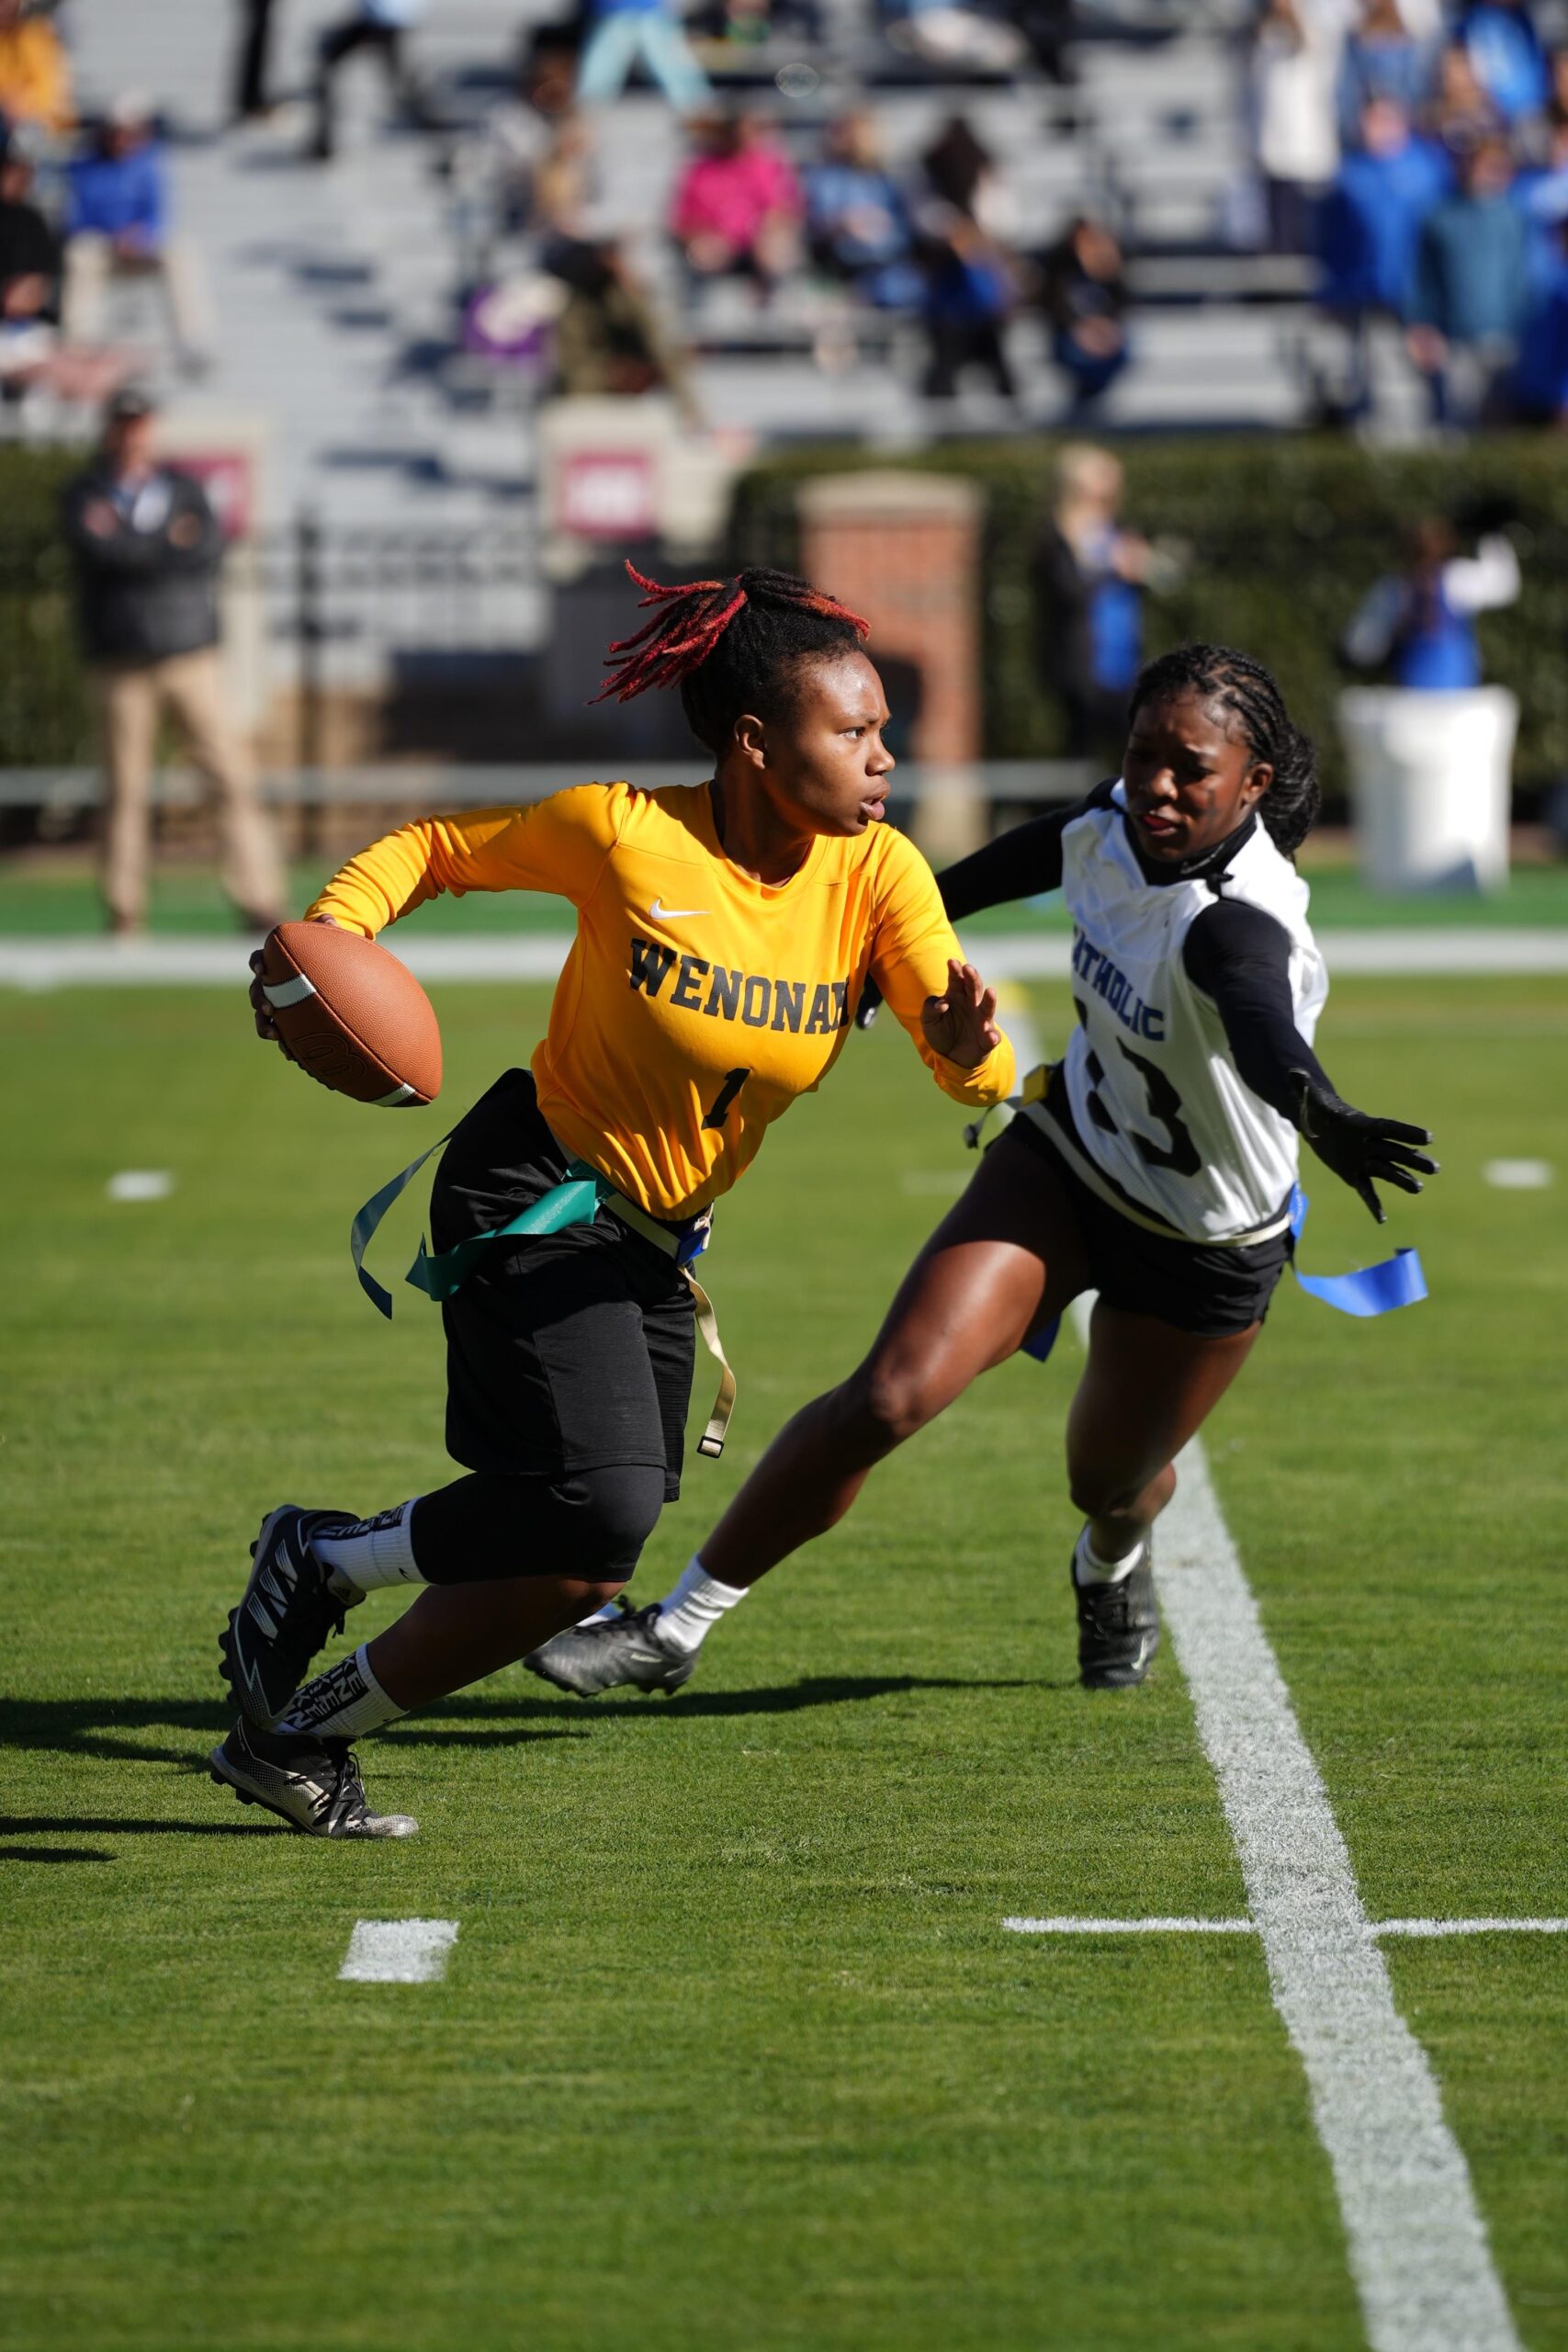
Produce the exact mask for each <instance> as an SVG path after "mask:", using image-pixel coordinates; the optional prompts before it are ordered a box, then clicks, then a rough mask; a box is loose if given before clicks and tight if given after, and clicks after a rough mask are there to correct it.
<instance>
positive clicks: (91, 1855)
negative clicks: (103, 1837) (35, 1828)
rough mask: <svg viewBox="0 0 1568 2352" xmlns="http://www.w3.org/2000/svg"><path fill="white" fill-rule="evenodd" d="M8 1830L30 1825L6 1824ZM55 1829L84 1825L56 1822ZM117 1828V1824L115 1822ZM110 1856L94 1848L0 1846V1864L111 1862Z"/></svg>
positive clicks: (53, 1826) (21, 1823) (112, 1857)
mask: <svg viewBox="0 0 1568 2352" xmlns="http://www.w3.org/2000/svg"><path fill="white" fill-rule="evenodd" d="M5 1826H6V1827H7V1828H8V1829H26V1828H28V1826H30V1825H29V1824H28V1823H27V1822H25V1821H23V1822H17V1821H12V1822H7V1823H6V1825H5ZM50 1826H51V1828H55V1829H76V1828H80V1827H82V1826H84V1825H83V1824H81V1823H79V1822H75V1821H56V1822H52V1823H51V1825H50ZM115 1826H116V1827H117V1828H118V1826H119V1824H118V1822H117V1823H116V1825H115ZM113 1860H114V1856H113V1855H112V1854H100V1853H99V1852H98V1850H97V1849H96V1847H94V1846H0V1862H112V1861H113Z"/></svg>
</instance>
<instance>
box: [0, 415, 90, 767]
mask: <svg viewBox="0 0 1568 2352" xmlns="http://www.w3.org/2000/svg"><path fill="white" fill-rule="evenodd" d="M84 463H85V451H84V450H81V449H59V448H49V449H32V448H28V447H26V446H25V445H23V444H20V443H15V442H13V443H10V444H0V767H48V766H51V765H53V764H54V763H60V764H61V765H62V766H75V765H80V764H82V763H85V762H87V761H90V760H91V759H92V758H93V756H94V752H93V730H92V718H91V713H90V710H89V707H88V701H87V689H86V681H85V677H84V676H83V672H82V663H81V659H80V656H79V654H78V652H77V649H76V625H75V615H74V610H73V583H72V568H71V563H70V560H69V558H68V556H67V554H66V551H65V548H64V545H63V543H62V539H61V537H60V524H59V509H60V493H61V492H62V489H63V488H64V486H65V484H66V482H67V481H69V480H70V478H71V476H72V475H73V474H74V473H79V472H80V471H81V469H82V467H83V465H84Z"/></svg>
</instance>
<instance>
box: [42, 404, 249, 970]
mask: <svg viewBox="0 0 1568 2352" xmlns="http://www.w3.org/2000/svg"><path fill="white" fill-rule="evenodd" d="M152 426H153V408H152V401H150V400H149V399H148V397H147V396H146V394H145V393H143V392H140V391H135V390H123V391H119V392H117V393H116V394H115V396H114V398H113V399H112V400H111V401H109V403H108V406H107V410H106V411H105V416H104V434H103V440H102V443H101V445H100V447H99V449H98V452H97V455H96V458H94V460H93V463H92V464H91V465H90V466H89V467H88V469H87V470H86V472H85V473H83V474H79V475H78V476H77V477H76V479H75V481H73V482H72V483H71V484H70V485H69V486H68V488H67V490H66V492H65V501H64V525H65V536H66V537H67V539H68V540H69V542H70V545H71V549H72V552H73V555H74V556H75V559H76V571H77V587H78V592H79V597H80V608H81V626H82V638H83V644H84V648H85V653H86V657H87V662H88V667H89V671H90V673H91V676H92V681H93V689H94V695H95V698H96V703H97V708H98V718H99V723H100V726H101V729H102V732H103V745H104V766H105V770H106V773H107V780H108V807H107V815H106V820H105V827H104V856H103V893H104V902H105V905H106V907H107V910H108V917H109V923H110V927H111V928H112V930H113V931H114V932H115V933H116V934H117V935H118V936H120V937H131V936H134V934H135V933H138V932H140V931H141V929H142V927H143V924H144V923H145V921H146V914H147V859H148V849H149V844H150V839H151V807H150V800H149V787H150V786H151V782H152V754H153V750H154V747H155V743H156V738H157V729H158V720H159V718H160V717H161V716H162V715H163V714H164V712H165V711H166V712H168V713H169V714H170V715H171V716H172V717H173V718H174V719H175V721H176V722H177V724H178V726H179V728H180V730H181V732H182V733H183V735H184V737H185V739H186V747H187V750H188V752H189V755H190V757H191V759H192V760H193V761H194V762H195V763H196V765H197V767H198V768H199V769H200V770H201V772H202V774H203V775H205V776H206V777H207V779H208V780H209V783H210V784H211V786H212V787H213V789H214V791H215V792H216V794H217V797H218V813H219V821H220V828H221V836H222V846H223V869H222V871H223V888H224V889H225V890H226V891H227V892H228V894H229V897H230V899H231V900H232V902H233V905H234V908H235V910H236V911H237V913H238V914H239V917H240V920H241V922H242V923H243V924H244V926H245V927H246V929H247V930H258V931H267V930H270V929H271V927H272V925H273V924H274V923H275V922H276V921H277V920H278V918H279V914H280V911H281V910H282V908H283V906H284V900H285V882H284V874H283V866H282V862H281V859H280V857H279V854H278V847H277V842H276V837H275V835H274V832H273V829H272V827H271V825H270V824H269V823H268V821H267V820H266V818H265V816H264V815H263V813H262V810H261V807H260V804H259V802H258V800H257V797H256V783H255V776H254V772H253V770H252V767H251V763H250V760H249V757H248V755H247V753H246V752H245V749H244V746H243V743H242V742H241V741H240V738H239V736H238V734H237V733H236V732H235V730H234V729H233V727H232V726H231V722H230V718H229V715H228V711H227V708H226V704H225V695H224V689H223V679H222V672H221V667H220V660H219V654H218V635H219V621H218V574H219V571H220V566H221V564H222V560H223V537H222V533H221V531H220V527H219V525H218V521H217V517H216V516H215V515H214V514H213V512H212V509H211V507H210V506H209V504H208V502H207V498H206V494H205V492H203V491H202V488H201V485H200V484H199V483H198V482H197V481H192V480H191V478H190V477H189V476H188V475H186V474H181V473H177V472H175V470H174V469H172V468H170V467H166V466H159V465H157V464H155V463H154V461H153V458H152Z"/></svg>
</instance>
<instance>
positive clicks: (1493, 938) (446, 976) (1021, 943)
mask: <svg viewBox="0 0 1568 2352" xmlns="http://www.w3.org/2000/svg"><path fill="white" fill-rule="evenodd" d="M251 944H252V943H251V942H249V941H247V940H241V939H179V938H165V939H158V938H153V939H150V940H138V941H134V942H132V943H130V944H124V943H122V942H118V941H115V940H109V939H92V938H74V937H71V938H54V939H48V938H46V939H3V940H0V988H16V989H32V990H37V991H44V990H48V989H62V988H242V989H243V988H245V987H247V986H248V985H249V978H250V976H249V973H248V972H247V970H246V956H247V955H248V953H249V950H250V946H251ZM381 944H382V945H383V946H385V947H390V948H391V949H392V950H393V951H394V953H395V954H397V955H398V956H400V957H401V959H402V960H403V962H404V963H406V964H407V965H408V966H409V967H410V969H411V970H412V971H413V972H415V973H417V974H418V976H419V978H421V979H422V980H434V981H453V980H553V979H554V978H556V976H557V974H558V972H559V970H560V967H561V965H562V964H563V963H564V962H565V960H566V955H567V950H568V949H569V947H570V944H571V940H570V934H569V933H565V932H539V933H533V934H529V935H525V936H523V937H516V938H511V939H507V938H498V937H495V936H493V935H491V936H490V937H488V938H469V939H443V938H422V937H421V936H420V933H419V928H418V925H417V923H414V924H411V925H410V926H409V927H408V929H407V930H406V931H399V932H397V933H393V934H391V935H384V936H383V938H382V942H381ZM969 944H970V946H971V948H972V950H973V952H974V955H975V959H976V963H977V964H978V965H979V967H980V969H981V970H982V971H983V972H984V973H985V975H986V978H987V980H992V981H1004V980H1011V981H1019V980H1065V979H1066V978H1067V977H1068V973H1069V970H1070V965H1069V960H1068V959H1069V956H1070V954H1071V949H1072V942H1071V940H1070V939H1069V938H1068V937H1067V935H1066V933H1062V932H991V933H984V932H979V933H973V934H972V935H971V938H970V942H969ZM1318 944H1319V945H1320V946H1321V947H1322V949H1323V952H1324V954H1325V957H1326V958H1327V962H1328V968H1329V971H1330V973H1331V974H1332V975H1334V976H1335V977H1336V978H1343V977H1347V976H1354V975H1356V974H1359V973H1361V974H1366V973H1370V974H1376V975H1383V976H1390V977H1409V978H1418V977H1423V976H1425V975H1427V974H1447V973H1463V974H1477V973H1487V972H1491V973H1527V974H1541V973H1552V972H1568V929H1564V930H1561V931H1546V930H1526V929H1523V928H1519V929H1511V928H1510V929H1503V928H1501V927H1484V928H1477V929H1475V930H1470V929H1461V928H1455V929H1452V930H1443V931H1427V930H1416V929H1412V930H1409V931H1329V932H1325V933H1322V934H1320V937H1319V942H1318Z"/></svg>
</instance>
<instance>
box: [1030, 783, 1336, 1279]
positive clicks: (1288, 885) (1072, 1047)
mask: <svg viewBox="0 0 1568 2352" xmlns="http://www.w3.org/2000/svg"><path fill="white" fill-rule="evenodd" d="M1110 798H1111V805H1110V806H1109V807H1101V808H1096V809H1088V810H1086V811H1085V813H1084V814H1083V815H1082V816H1081V817H1077V818H1075V819H1074V820H1072V822H1071V823H1070V824H1068V826H1067V827H1066V831H1065V832H1064V834H1063V837H1062V859H1063V872H1062V888H1063V892H1064V895H1065V897H1066V903H1067V908H1068V911H1069V912H1070V913H1071V915H1072V918H1073V973H1072V986H1073V995H1074V997H1075V999H1076V1001H1077V1008H1078V1026H1077V1029H1076V1030H1075V1031H1074V1033H1073V1036H1072V1040H1071V1043H1070V1044H1069V1045H1068V1047H1067V1050H1066V1057H1065V1058H1064V1066H1063V1070H1062V1073H1061V1076H1060V1077H1059V1078H1058V1080H1057V1083H1058V1084H1061V1083H1062V1082H1063V1081H1064V1080H1065V1082H1066V1092H1067V1100H1068V1103H1069V1104H1070V1105H1071V1110H1072V1117H1073V1125H1074V1126H1075V1127H1076V1128H1077V1139H1078V1144H1079V1152H1078V1153H1077V1154H1075V1155H1073V1157H1074V1159H1075V1164H1077V1165H1078V1166H1079V1168H1080V1172H1082V1173H1083V1174H1085V1175H1086V1176H1087V1177H1088V1178H1089V1181H1090V1182H1095V1189H1096V1190H1097V1191H1099V1192H1100V1193H1103V1194H1104V1195H1105V1197H1106V1198H1108V1199H1110V1200H1111V1201H1112V1202H1113V1203H1114V1204H1115V1205H1116V1206H1118V1207H1120V1208H1122V1209H1123V1210H1124V1211H1126V1212H1128V1213H1129V1214H1131V1215H1134V1216H1137V1217H1138V1221H1139V1222H1143V1221H1145V1219H1146V1220H1147V1221H1148V1222H1149V1223H1150V1224H1152V1225H1154V1226H1155V1227H1156V1229H1159V1230H1167V1231H1168V1230H1174V1231H1175V1232H1176V1233H1177V1234H1179V1235H1180V1236H1181V1237H1182V1238H1185V1239H1187V1240H1189V1241H1194V1242H1200V1243H1208V1244H1213V1243H1216V1242H1247V1241H1258V1240H1263V1239H1266V1238H1268V1237H1269V1235H1270V1234H1273V1233H1278V1232H1280V1231H1281V1230H1282V1229H1283V1227H1284V1225H1285V1223H1286V1212H1287V1207H1288V1204H1289V1201H1290V1195H1291V1190H1292V1185H1293V1184H1294V1182H1295V1176H1296V1159H1297V1146H1298V1142H1299V1138H1298V1136H1297V1134H1296V1130H1295V1129H1294V1127H1292V1125H1290V1123H1289V1121H1288V1120H1285V1119H1282V1118H1281V1117H1280V1114H1279V1113H1278V1112H1277V1111H1275V1110H1273V1109H1271V1108H1270V1106H1269V1104H1268V1103H1265V1102H1263V1101H1262V1100H1260V1098H1259V1097H1258V1095H1256V1094H1255V1093H1254V1092H1253V1091H1252V1090H1251V1088H1250V1087H1249V1086H1247V1084H1246V1082H1245V1081H1244V1080H1243V1079H1242V1077H1241V1074H1240V1072H1239V1071H1238V1070H1237V1069H1236V1067H1235V1062H1234V1061H1233V1060H1232V1058H1231V1051H1230V1046H1229V1043H1228V1041H1227V1039H1226V1036H1225V1033H1224V1025H1223V1024H1222V1023H1221V1020H1220V1015H1219V1012H1218V1011H1217V1009H1216V1008H1215V1006H1214V1005H1213V1002H1212V1001H1210V999H1209V998H1207V997H1206V996H1204V995H1203V993H1202V991H1201V989H1198V988H1196V987H1195V986H1194V985H1193V983H1192V981H1191V980H1190V978H1188V976H1187V970H1186V964H1185V958H1184V955H1183V949H1184V947H1185V944H1186V939H1187V933H1188V932H1189V931H1190V929H1191V927H1192V924H1193V923H1194V922H1196V921H1197V919H1198V917H1199V916H1200V915H1201V913H1202V912H1203V910H1204V909H1205V908H1207V907H1212V906H1213V904H1214V899H1215V893H1214V891H1213V889H1212V888H1211V887H1210V885H1209V883H1208V882H1206V881H1204V880H1202V879H1201V878H1199V879H1196V880H1193V881H1184V882H1167V883H1150V882H1146V881H1145V879H1144V875H1143V871H1142V868H1141V867H1140V866H1139V864H1138V860H1137V857H1136V854H1135V853H1134V848H1133V845H1132V842H1130V841H1129V840H1128V838H1127V831H1126V827H1125V824H1124V822H1123V819H1122V808H1123V805H1124V804H1123V799H1122V786H1121V785H1120V784H1118V785H1117V786H1115V787H1114V790H1113V791H1112V793H1111V796H1110ZM1221 895H1222V896H1224V898H1226V899H1244V900H1245V901H1246V902H1247V905H1249V906H1253V907H1258V908H1259V909H1261V910H1262V911H1263V912H1264V913H1265V914H1268V915H1271V916H1272V917H1273V919H1274V921H1275V922H1278V923H1279V924H1280V928H1281V929H1282V930H1283V931H1284V932H1286V933H1287V934H1288V935H1289V938H1290V943H1291V956H1290V977H1291V996H1292V1002H1293V1004H1294V1007H1295V1018H1296V1026H1297V1028H1298V1029H1299V1030H1300V1032H1301V1034H1302V1035H1303V1037H1304V1038H1305V1039H1306V1041H1307V1043H1308V1044H1309V1045H1310V1044H1311V1043H1312V1039H1313V1033H1314V1029H1315V1028H1316V1026H1317V1017H1318V1014H1319V1013H1320V1012H1321V1011H1322V1010H1323V1003H1324V999H1325V996H1326V995H1327V993H1328V980H1327V975H1326V973H1325V969H1324V964H1323V958H1322V956H1320V955H1319V953H1318V951H1317V947H1316V944H1315V943H1314V939H1313V935H1312V931H1311V928H1310V926H1309V924H1308V922H1307V898H1308V892H1307V886H1306V884H1305V883H1304V882H1303V880H1302V879H1301V877H1300V876H1299V875H1298V874H1297V873H1296V870H1295V868H1294V866H1293V865H1292V864H1291V862H1290V860H1289V859H1288V858H1287V857H1285V856H1284V855H1283V854H1281V853H1280V851H1279V850H1277V849H1276V848H1275V846H1274V844H1273V842H1271V841H1270V840H1269V835H1268V834H1267V833H1266V832H1265V831H1264V830H1263V828H1262V826H1261V825H1258V827H1256V828H1255V830H1254V831H1253V833H1252V835H1251V837H1250V838H1249V839H1248V840H1247V842H1245V843H1244V844H1243V846H1242V847H1241V849H1239V850H1238V851H1237V852H1236V854H1235V856H1234V857H1233V858H1232V860H1231V862H1230V864H1229V865H1228V866H1227V867H1226V868H1225V870H1224V876H1223V877H1222V878H1221ZM1046 1125H1047V1132H1049V1133H1051V1134H1053V1135H1055V1134H1057V1133H1058V1126H1057V1123H1056V1122H1055V1121H1054V1120H1049V1119H1048V1120H1047V1122H1046ZM1085 1159H1087V1160H1088V1161H1089V1166H1088V1167H1085V1166H1084V1165H1083V1161H1084V1160H1085ZM1096 1179H1098V1180H1099V1181H1098V1182H1096ZM1140 1213H1141V1214H1140Z"/></svg>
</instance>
